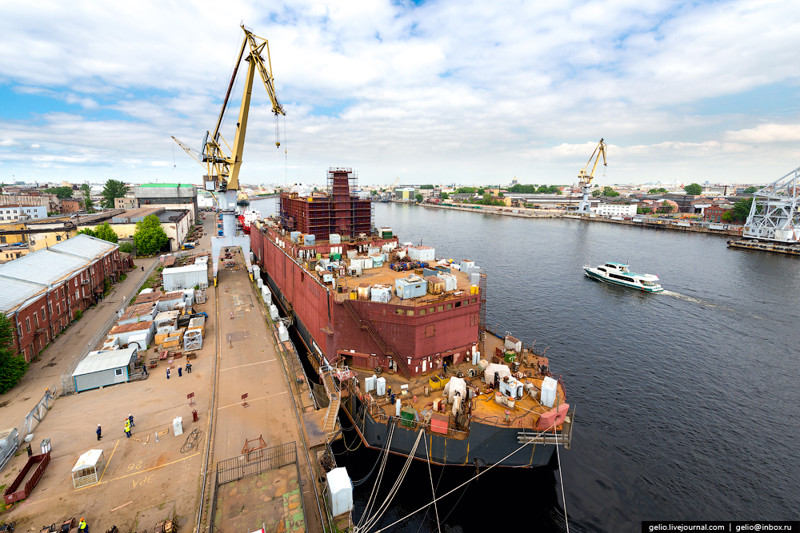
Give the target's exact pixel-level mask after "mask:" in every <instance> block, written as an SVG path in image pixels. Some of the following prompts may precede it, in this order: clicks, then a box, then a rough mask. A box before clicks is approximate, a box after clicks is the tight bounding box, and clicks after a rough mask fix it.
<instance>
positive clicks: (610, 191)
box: [592, 187, 619, 198]
mask: <svg viewBox="0 0 800 533" xmlns="http://www.w3.org/2000/svg"><path fill="white" fill-rule="evenodd" d="M600 194H602V195H603V196H605V197H607V198H613V197H615V196H619V193H618V192H617V191H615V190H614V189H612V188H611V187H603V192H602V193H600ZM592 196H594V191H592Z"/></svg>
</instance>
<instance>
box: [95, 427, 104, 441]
mask: <svg viewBox="0 0 800 533" xmlns="http://www.w3.org/2000/svg"><path fill="white" fill-rule="evenodd" d="M95 433H97V440H100V439H102V438H103V428H101V427H100V424H97V431H95Z"/></svg>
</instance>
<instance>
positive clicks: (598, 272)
mask: <svg viewBox="0 0 800 533" xmlns="http://www.w3.org/2000/svg"><path fill="white" fill-rule="evenodd" d="M583 270H584V272H586V275H587V276H589V277H590V278H592V279H596V280H598V281H605V282H607V283H616V284H617V285H622V286H624V287H630V288H632V289H639V290H640V291H645V292H661V291H663V290H664V288H663V287H662V286H661V284H660V283H659V279H658V276H656V275H654V274H635V273H633V272H631V271H630V270H628V265H626V264H623V263H614V262H610V263H604V264H602V265H600V266H596V267H590V266H584V267H583Z"/></svg>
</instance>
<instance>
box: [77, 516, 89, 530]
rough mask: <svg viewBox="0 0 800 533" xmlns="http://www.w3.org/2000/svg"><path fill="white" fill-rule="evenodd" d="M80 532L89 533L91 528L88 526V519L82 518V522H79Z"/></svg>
mask: <svg viewBox="0 0 800 533" xmlns="http://www.w3.org/2000/svg"><path fill="white" fill-rule="evenodd" d="M78 531H79V532H80V533H89V526H88V525H87V524H86V519H85V518H84V517H81V521H80V522H78Z"/></svg>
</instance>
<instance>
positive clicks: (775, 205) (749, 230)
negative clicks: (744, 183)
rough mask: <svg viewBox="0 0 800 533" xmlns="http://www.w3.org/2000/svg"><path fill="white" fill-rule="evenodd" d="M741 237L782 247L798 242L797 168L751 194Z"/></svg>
mask: <svg viewBox="0 0 800 533" xmlns="http://www.w3.org/2000/svg"><path fill="white" fill-rule="evenodd" d="M742 235H743V236H744V237H745V238H748V239H763V240H768V241H777V242H780V243H784V244H796V243H798V242H800V167H798V168H796V169H794V170H792V171H791V172H789V173H788V174H786V175H785V176H783V177H782V178H780V179H778V180H776V181H774V182H772V183H770V184H769V185H767V186H766V187H764V188H762V189H760V190H758V191H756V193H755V194H753V203H752V204H751V206H750V215H749V216H748V217H747V222H745V224H744V232H743V234H742Z"/></svg>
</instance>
